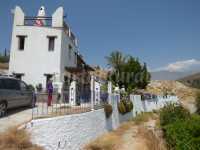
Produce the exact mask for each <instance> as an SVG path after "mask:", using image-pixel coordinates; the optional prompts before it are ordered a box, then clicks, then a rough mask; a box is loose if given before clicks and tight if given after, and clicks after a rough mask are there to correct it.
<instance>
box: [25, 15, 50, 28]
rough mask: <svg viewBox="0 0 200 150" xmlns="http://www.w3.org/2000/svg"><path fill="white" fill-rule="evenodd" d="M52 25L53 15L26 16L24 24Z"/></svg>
mask: <svg viewBox="0 0 200 150" xmlns="http://www.w3.org/2000/svg"><path fill="white" fill-rule="evenodd" d="M40 23H41V26H47V27H50V26H52V17H25V19H24V25H25V26H39V24H40Z"/></svg>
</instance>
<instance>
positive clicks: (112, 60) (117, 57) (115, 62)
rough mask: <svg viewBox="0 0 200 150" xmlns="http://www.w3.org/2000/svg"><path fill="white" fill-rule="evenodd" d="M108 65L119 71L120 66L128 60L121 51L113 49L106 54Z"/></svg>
mask: <svg viewBox="0 0 200 150" xmlns="http://www.w3.org/2000/svg"><path fill="white" fill-rule="evenodd" d="M106 59H107V62H108V65H109V66H110V67H112V68H113V69H114V70H115V71H117V72H119V71H120V68H121V67H122V66H123V64H124V63H125V61H126V57H125V56H124V55H123V54H122V53H121V52H120V51H113V52H111V54H110V55H109V56H106Z"/></svg>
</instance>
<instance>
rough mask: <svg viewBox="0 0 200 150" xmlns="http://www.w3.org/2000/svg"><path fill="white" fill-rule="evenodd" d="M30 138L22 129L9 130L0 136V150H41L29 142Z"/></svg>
mask: <svg viewBox="0 0 200 150" xmlns="http://www.w3.org/2000/svg"><path fill="white" fill-rule="evenodd" d="M30 139H31V137H30V134H28V133H27V132H26V131H25V130H24V129H20V130H18V129H17V128H10V129H9V130H7V131H6V132H4V133H2V134H0V150H43V149H42V148H41V147H39V146H37V145H34V144H32V143H31V141H30Z"/></svg>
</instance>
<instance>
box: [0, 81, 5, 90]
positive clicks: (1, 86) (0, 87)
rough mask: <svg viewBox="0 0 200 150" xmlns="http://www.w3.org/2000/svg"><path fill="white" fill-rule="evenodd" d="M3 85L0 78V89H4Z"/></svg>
mask: <svg viewBox="0 0 200 150" xmlns="http://www.w3.org/2000/svg"><path fill="white" fill-rule="evenodd" d="M4 88H5V87H4V85H3V80H2V79H0V89H4Z"/></svg>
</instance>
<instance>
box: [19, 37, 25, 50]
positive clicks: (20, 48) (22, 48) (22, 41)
mask: <svg viewBox="0 0 200 150" xmlns="http://www.w3.org/2000/svg"><path fill="white" fill-rule="evenodd" d="M17 37H18V49H19V50H24V45H25V38H26V36H24V35H20V36H17Z"/></svg>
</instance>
